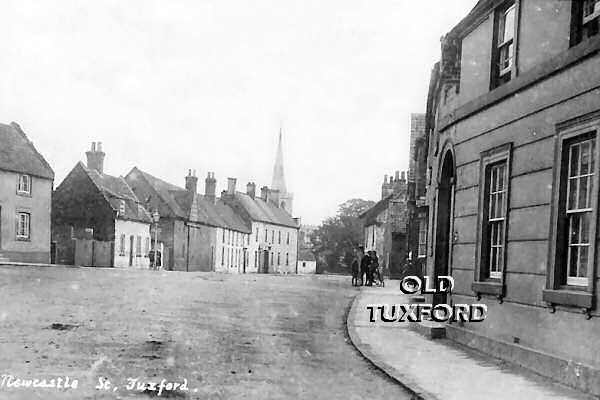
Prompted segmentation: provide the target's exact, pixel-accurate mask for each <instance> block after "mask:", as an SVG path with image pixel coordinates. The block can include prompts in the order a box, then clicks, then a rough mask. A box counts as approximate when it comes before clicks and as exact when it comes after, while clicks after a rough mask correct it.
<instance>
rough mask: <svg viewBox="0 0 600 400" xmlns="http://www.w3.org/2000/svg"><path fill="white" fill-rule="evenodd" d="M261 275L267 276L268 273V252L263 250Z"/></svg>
mask: <svg viewBox="0 0 600 400" xmlns="http://www.w3.org/2000/svg"><path fill="white" fill-rule="evenodd" d="M262 273H263V274H268V273H269V251H268V250H264V251H263V266H262Z"/></svg>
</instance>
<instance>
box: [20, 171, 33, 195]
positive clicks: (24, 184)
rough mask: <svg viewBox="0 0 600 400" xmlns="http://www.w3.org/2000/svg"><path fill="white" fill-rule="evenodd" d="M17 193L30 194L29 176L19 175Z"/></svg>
mask: <svg viewBox="0 0 600 400" xmlns="http://www.w3.org/2000/svg"><path fill="white" fill-rule="evenodd" d="M17 193H19V194H31V176H29V175H25V174H21V175H19V184H18V187H17Z"/></svg>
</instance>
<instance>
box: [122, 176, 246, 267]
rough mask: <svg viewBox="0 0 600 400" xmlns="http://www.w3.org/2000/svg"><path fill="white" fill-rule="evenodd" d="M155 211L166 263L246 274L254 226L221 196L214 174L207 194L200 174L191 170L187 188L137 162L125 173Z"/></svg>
mask: <svg viewBox="0 0 600 400" xmlns="http://www.w3.org/2000/svg"><path fill="white" fill-rule="evenodd" d="M125 179H126V181H127V182H128V183H129V184H130V186H131V187H132V189H133V191H134V192H135V193H136V194H137V195H138V197H139V198H141V199H144V202H145V204H146V205H147V207H148V209H149V210H150V211H151V212H154V211H155V210H156V211H158V212H159V215H160V219H159V222H158V225H159V239H160V240H161V241H163V242H164V244H165V253H166V260H168V261H166V264H165V265H166V268H167V269H169V270H174V271H217V272H225V273H245V272H248V271H247V267H248V253H247V246H248V242H249V236H250V230H249V228H248V227H247V226H246V225H245V223H244V221H243V220H242V219H241V218H240V217H239V216H238V215H236V214H235V212H234V211H233V210H232V209H231V208H230V207H228V206H227V205H226V204H224V203H223V202H222V201H220V200H219V199H218V198H217V197H216V195H215V191H216V182H217V181H216V179H215V178H214V174H212V173H209V174H208V176H207V178H206V179H205V193H204V195H202V194H199V193H197V185H198V177H197V176H196V173H195V171H193V172H192V170H189V171H188V175H187V176H186V177H185V189H184V188H181V187H178V186H175V185H173V184H171V183H168V182H165V181H163V180H161V179H159V178H156V177H154V176H152V175H150V174H149V173H147V172H144V171H142V170H140V169H139V168H137V167H134V168H133V169H132V170H131V171H130V172H129V173H128V174H127V176H126V177H125Z"/></svg>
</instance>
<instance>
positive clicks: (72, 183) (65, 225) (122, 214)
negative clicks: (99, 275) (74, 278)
mask: <svg viewBox="0 0 600 400" xmlns="http://www.w3.org/2000/svg"><path fill="white" fill-rule="evenodd" d="M86 156H87V166H85V165H83V164H82V163H81V162H78V163H77V164H76V165H75V167H74V168H73V169H72V170H71V172H69V174H68V175H67V177H66V178H65V179H64V180H63V181H62V182H61V184H60V185H59V186H58V187H57V188H56V190H55V191H54V193H53V194H52V240H53V241H55V242H56V262H57V263H59V264H69V265H73V264H77V265H94V266H115V267H137V268H148V266H149V258H148V251H149V250H150V246H151V244H150V224H151V219H150V215H149V214H148V212H147V211H146V209H145V208H144V206H143V205H142V204H141V203H140V201H139V199H138V198H137V197H136V195H135V194H134V193H133V191H132V190H131V188H130V187H129V185H128V184H127V182H126V181H125V179H123V177H115V176H111V175H108V174H105V173H104V157H105V153H104V152H103V151H102V143H98V147H96V143H92V148H91V150H90V151H88V152H86ZM89 240H91V241H92V242H90V243H88V242H87V241H89ZM88 246H89V247H88ZM101 253H102V254H101Z"/></svg>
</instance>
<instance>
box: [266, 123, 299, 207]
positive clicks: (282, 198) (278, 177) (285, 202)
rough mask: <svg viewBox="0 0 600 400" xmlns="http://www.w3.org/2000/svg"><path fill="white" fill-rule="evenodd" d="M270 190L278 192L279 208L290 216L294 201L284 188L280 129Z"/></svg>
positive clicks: (292, 196)
mask: <svg viewBox="0 0 600 400" xmlns="http://www.w3.org/2000/svg"><path fill="white" fill-rule="evenodd" d="M271 189H273V190H279V206H280V207H282V208H284V209H285V210H286V211H287V212H288V213H289V214H290V215H292V202H293V201H294V195H293V194H292V193H288V191H287V187H286V186H285V174H284V172H283V144H282V134H281V128H280V129H279V144H278V145H277V155H276V156H275V168H274V169H273V181H272V182H271Z"/></svg>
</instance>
